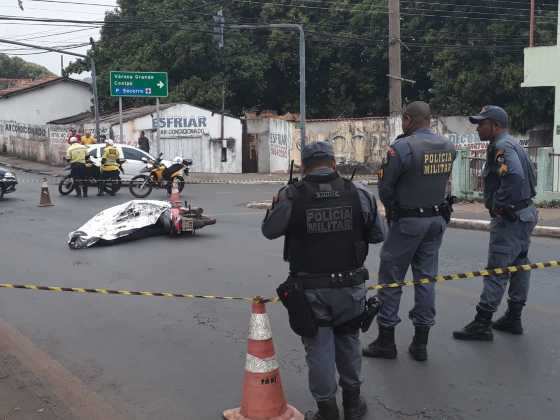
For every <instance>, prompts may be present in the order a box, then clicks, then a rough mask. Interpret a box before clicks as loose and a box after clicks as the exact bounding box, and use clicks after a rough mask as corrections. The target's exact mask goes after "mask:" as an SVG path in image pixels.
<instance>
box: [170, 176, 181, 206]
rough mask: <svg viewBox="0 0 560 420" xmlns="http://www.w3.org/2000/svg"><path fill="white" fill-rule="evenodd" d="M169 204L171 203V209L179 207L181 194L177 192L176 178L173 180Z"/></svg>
mask: <svg viewBox="0 0 560 420" xmlns="http://www.w3.org/2000/svg"><path fill="white" fill-rule="evenodd" d="M169 202H170V203H171V206H172V207H181V193H180V192H179V182H177V178H173V184H171V195H170V196H169Z"/></svg>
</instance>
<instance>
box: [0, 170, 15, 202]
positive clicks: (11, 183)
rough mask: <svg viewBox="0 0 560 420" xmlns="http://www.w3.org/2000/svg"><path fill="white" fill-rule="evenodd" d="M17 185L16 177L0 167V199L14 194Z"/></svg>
mask: <svg viewBox="0 0 560 420" xmlns="http://www.w3.org/2000/svg"><path fill="white" fill-rule="evenodd" d="M17 183H18V182H17V178H16V176H15V175H14V174H13V173H12V172H10V171H8V170H7V169H6V168H3V167H1V166H0V199H1V198H2V197H4V194H7V193H11V192H14V191H15V190H16V185H17Z"/></svg>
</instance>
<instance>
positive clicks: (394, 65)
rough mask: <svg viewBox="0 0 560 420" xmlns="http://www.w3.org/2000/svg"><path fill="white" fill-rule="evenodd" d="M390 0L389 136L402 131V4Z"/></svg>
mask: <svg viewBox="0 0 560 420" xmlns="http://www.w3.org/2000/svg"><path fill="white" fill-rule="evenodd" d="M388 2H389V75H388V77H389V117H390V118H389V125H390V127H389V138H390V140H392V139H394V138H395V137H396V136H397V135H399V134H400V133H401V131H402V122H401V115H402V75H401V6H400V0H388Z"/></svg>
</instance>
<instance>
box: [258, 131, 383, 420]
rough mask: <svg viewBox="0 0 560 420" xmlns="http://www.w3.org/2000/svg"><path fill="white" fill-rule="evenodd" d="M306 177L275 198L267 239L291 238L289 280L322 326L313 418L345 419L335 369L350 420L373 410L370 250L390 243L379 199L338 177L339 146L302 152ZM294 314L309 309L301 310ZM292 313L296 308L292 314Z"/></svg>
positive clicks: (308, 341)
mask: <svg viewBox="0 0 560 420" xmlns="http://www.w3.org/2000/svg"><path fill="white" fill-rule="evenodd" d="M302 160H303V168H302V169H303V175H304V176H303V179H302V180H301V181H298V182H295V183H293V184H289V185H287V186H286V187H284V188H282V189H281V190H280V191H279V193H278V195H277V196H275V197H274V199H273V206H272V209H271V210H270V211H269V212H268V213H267V215H266V217H265V219H264V221H263V224H262V232H263V234H264V236H265V237H267V238H268V239H275V238H278V237H280V236H283V235H285V236H286V249H285V255H284V258H285V259H286V260H287V261H288V262H289V264H290V276H289V278H288V280H287V282H291V283H292V284H295V285H297V287H299V288H301V290H302V292H301V294H302V295H303V296H304V298H303V301H304V304H303V306H305V307H309V312H310V313H311V316H312V317H313V318H314V320H315V322H316V323H317V328H316V329H314V330H313V332H312V333H311V334H305V335H306V336H304V333H301V334H300V333H299V332H298V331H297V330H296V328H294V327H293V325H292V319H291V317H292V315H291V314H290V325H292V328H293V329H294V331H296V333H298V334H300V335H302V340H303V343H304V346H305V351H306V361H307V366H308V368H309V387H310V390H311V394H312V395H313V397H314V399H315V400H316V402H317V406H318V411H317V412H308V413H307V414H306V417H305V418H306V419H308V420H309V419H313V420H338V419H339V418H340V417H339V411H338V406H337V402H336V390H337V382H336V371H338V374H339V377H340V380H339V382H338V383H339V384H340V386H341V388H342V404H343V408H344V418H345V419H346V420H358V419H360V418H362V417H363V416H364V415H365V413H366V410H367V406H366V404H365V401H364V400H363V399H362V398H361V397H360V385H361V355H360V339H359V328H360V326H359V325H357V324H356V322H355V321H356V320H359V319H360V318H361V316H362V315H363V313H364V310H365V300H366V287H365V281H366V280H367V279H368V272H367V270H366V269H365V268H364V267H363V263H364V261H365V259H366V256H367V254H368V244H369V243H378V242H381V241H383V228H382V224H380V220H379V218H378V215H377V206H376V203H375V199H374V198H373V197H372V196H371V194H370V193H369V192H368V191H367V190H366V189H365V187H364V186H362V185H359V184H354V183H353V182H351V181H350V180H347V179H344V178H342V177H341V176H340V175H339V174H338V172H337V171H336V164H335V160H334V152H333V149H332V146H331V145H330V144H329V143H326V142H317V143H312V144H310V145H307V146H305V147H304V149H303V152H302ZM294 309H295V311H296V312H297V311H299V310H303V309H305V308H301V307H296V308H294ZM288 312H289V313H290V309H288Z"/></svg>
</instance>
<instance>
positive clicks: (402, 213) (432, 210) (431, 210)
mask: <svg viewBox="0 0 560 420" xmlns="http://www.w3.org/2000/svg"><path fill="white" fill-rule="evenodd" d="M445 205H446V204H445V203H444V204H441V205H439V206H433V207H426V208H423V207H419V208H417V209H403V208H398V209H396V213H397V217H399V218H402V217H435V216H441V215H442V213H441V209H442V207H443V206H445Z"/></svg>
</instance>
